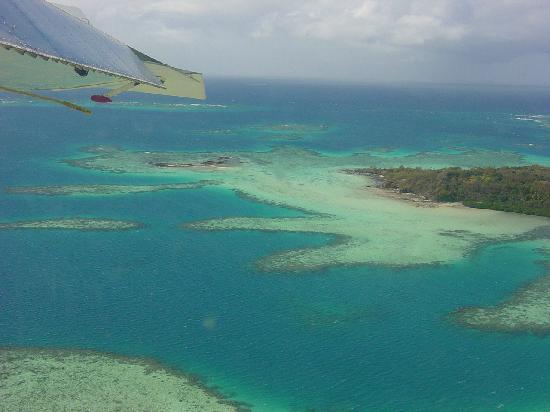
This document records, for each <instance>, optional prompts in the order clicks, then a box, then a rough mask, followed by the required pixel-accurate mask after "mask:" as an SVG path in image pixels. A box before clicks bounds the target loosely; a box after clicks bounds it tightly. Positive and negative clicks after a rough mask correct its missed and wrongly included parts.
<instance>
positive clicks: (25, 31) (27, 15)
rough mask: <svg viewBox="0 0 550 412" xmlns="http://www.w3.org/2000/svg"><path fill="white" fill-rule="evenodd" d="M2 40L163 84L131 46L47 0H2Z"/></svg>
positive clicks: (2, 42) (46, 53)
mask: <svg viewBox="0 0 550 412" xmlns="http://www.w3.org/2000/svg"><path fill="white" fill-rule="evenodd" d="M0 44H4V45H7V46H12V47H15V48H17V49H19V50H22V51H26V52H30V53H31V54H32V53H34V54H37V55H40V56H43V57H47V58H53V59H54V60H56V61H61V62H68V63H70V64H72V65H74V66H79V67H84V68H90V69H94V70H98V71H101V72H103V73H107V74H113V75H115V76H120V77H124V78H127V79H130V80H135V81H137V82H140V83H148V84H151V85H155V86H160V87H162V85H161V83H160V81H159V79H157V77H156V76H155V75H154V74H153V73H151V72H150V71H149V70H148V69H147V68H146V67H145V65H144V64H143V63H142V62H141V61H140V60H139V58H138V57H137V56H136V55H135V54H134V53H133V52H132V50H131V49H130V48H129V47H128V46H126V45H124V44H122V43H120V42H119V41H117V40H115V39H114V38H112V37H110V36H108V35H107V34H105V33H103V32H101V31H99V30H97V29H95V28H94V27H93V26H91V25H89V24H87V23H86V22H85V21H83V20H81V19H78V18H76V17H74V16H71V15H70V14H68V13H66V12H65V11H63V10H61V9H59V8H57V7H55V6H54V5H52V4H49V3H47V2H46V1H44V0H0ZM38 75H40V74H38Z"/></svg>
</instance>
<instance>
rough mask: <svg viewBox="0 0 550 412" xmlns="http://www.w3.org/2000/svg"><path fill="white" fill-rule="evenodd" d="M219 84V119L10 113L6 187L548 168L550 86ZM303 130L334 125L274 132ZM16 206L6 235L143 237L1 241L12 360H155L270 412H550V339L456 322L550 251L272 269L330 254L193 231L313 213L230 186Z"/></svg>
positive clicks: (146, 112)
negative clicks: (349, 161)
mask: <svg viewBox="0 0 550 412" xmlns="http://www.w3.org/2000/svg"><path fill="white" fill-rule="evenodd" d="M209 86H210V90H209V92H210V99H209V101H208V102H207V103H208V104H211V105H221V107H220V106H185V107H181V106H170V105H169V104H170V103H171V102H172V101H171V100H166V99H165V100H162V103H163V105H160V106H159V105H156V106H153V105H152V104H151V103H148V102H147V101H139V102H138V104H136V103H133V104H119V105H114V106H112V107H109V108H102V107H98V108H96V110H95V113H94V116H92V117H91V118H88V117H84V116H82V115H81V114H79V113H72V112H70V111H67V110H66V109H63V108H57V107H52V106H43V105H29V104H27V103H5V104H3V105H2V106H1V107H0V122H1V124H2V129H1V132H0V133H1V139H0V142H1V143H0V144H1V145H2V149H1V150H0V187H2V188H3V187H6V186H13V185H39V184H40V185H48V184H77V183H78V184H80V183H126V184H135V183H167V182H169V181H170V180H171V179H172V180H173V178H168V177H166V178H160V177H147V176H138V175H132V176H130V175H123V174H109V173H100V172H92V171H84V170H79V169H74V168H71V167H68V166H66V165H64V164H62V163H59V160H61V159H64V158H68V157H74V156H79V155H81V154H80V152H79V151H78V150H79V148H81V147H84V146H89V145H99V144H104V145H117V146H120V147H123V148H130V149H140V150H192V151H220V150H223V149H227V150H242V151H251V150H266V149H268V148H269V147H273V146H280V145H292V146H299V147H305V148H310V149H313V150H317V151H322V152H324V153H332V154H334V155H336V154H342V153H350V152H357V151H362V150H369V149H377V150H381V151H382V152H384V151H386V150H397V151H399V152H403V153H408V152H418V151H428V150H429V151H434V150H445V151H451V152H452V150H456V149H460V150H463V149H471V148H475V149H488V150H504V151H512V152H518V153H521V154H524V155H525V156H534V157H538V158H541V159H546V158H547V157H548V155H550V144H549V143H550V128H547V127H544V125H543V124H541V123H538V122H535V121H533V120H527V121H526V120H520V119H518V118H517V117H518V116H529V115H550V90H548V89H542V90H541V89H535V88H530V89H521V88H474V87H469V88H466V87H458V86H452V87H451V86H445V87H438V88H436V87H426V86H423V87H420V86H417V87H386V88H382V87H362V88H352V87H349V86H318V85H307V84H302V85H300V84H288V83H278V82H265V85H261V86H259V85H257V84H256V85H255V84H252V82H250V83H248V82H246V81H237V80H233V81H226V80H213V81H211V82H210V84H209ZM75 98H76V99H80V98H81V95H79V94H77V95H76V96H75ZM6 100H8V99H7V98H6ZM125 100H126V101H128V102H131V101H137V97H136V96H132V95H129V96H127V98H126V99H125ZM293 123H296V124H308V125H325V126H327V129H326V133H312V134H311V135H308V133H303V135H301V136H299V138H296V136H294V137H293V138H292V139H289V140H288V141H286V140H285V139H280V138H279V137H277V138H271V137H270V134H269V133H267V137H266V133H262V132H261V130H262V127H269V126H270V125H276V124H293ZM220 130H231V133H229V132H227V133H223V132H219V131H220ZM243 130H245V131H246V132H243ZM0 205H1V207H0V221H9V220H29V219H43V218H56V217H66V216H97V217H104V218H112V219H129V220H136V221H139V222H142V223H144V224H145V225H146V226H145V227H144V228H143V229H140V230H137V231H130V232H121V233H96V232H90V233H86V232H70V231H0V244H1V245H2V251H3V254H2V257H3V258H2V259H1V260H0V279H1V280H0V330H1V331H2V332H1V333H0V345H4V346H5V345H14V346H41V347H44V346H45V347H63V348H86V349H97V350H102V351H109V352H115V353H119V354H123V355H132V356H145V357H154V358H156V359H158V360H160V361H162V362H164V363H165V364H168V365H170V366H172V367H175V368H179V369H181V370H184V371H187V372H193V373H198V374H200V375H201V376H203V377H204V378H205V379H206V380H207V382H208V383H209V384H210V385H212V386H217V387H219V389H220V390H221V391H222V392H223V393H224V394H226V395H227V396H231V397H233V398H235V399H238V400H242V401H245V402H248V403H250V404H251V405H252V406H253V407H254V409H255V410H306V409H308V408H311V409H316V410H321V411H348V410H359V411H363V410H377V411H378V410H388V411H394V410H407V411H409V410H418V411H420V410H475V411H477V410H492V409H497V408H501V409H504V410H544V409H549V408H550V396H549V395H548V394H549V393H550V346H549V343H550V341H549V339H550V338H541V337H536V336H530V335H505V334H497V333H487V332H479V331H474V330H467V329H463V328H460V327H458V326H456V325H454V324H452V323H450V322H449V321H448V320H447V318H446V317H447V315H448V314H449V313H450V312H452V311H454V310H455V309H457V308H459V307H462V306H470V305H491V304H495V303H498V302H499V301H500V300H502V299H503V298H506V297H507V296H509V295H510V294H511V293H513V291H514V290H515V289H516V288H517V287H519V286H521V285H523V284H524V283H525V282H527V281H529V280H532V279H536V278H537V277H540V276H542V275H543V274H544V273H545V272H544V268H543V266H542V265H541V264H540V260H542V259H543V258H544V256H542V255H541V254H540V253H538V252H537V251H536V249H537V247H540V246H541V244H542V242H541V241H539V242H524V243H510V244H496V245H491V246H488V247H486V248H484V249H483V250H480V251H478V252H477V253H475V254H473V255H472V256H470V257H469V258H467V259H465V260H463V261H461V262H459V263H457V264H453V265H445V266H425V267H414V268H405V269H403V268H401V269H394V268H391V267H380V266H378V267H372V266H359V267H353V268H346V267H336V268H331V269H328V270H325V271H321V272H313V273H311V272H309V273H306V274H303V275H299V274H298V275H296V274H291V275H289V274H282V273H258V272H256V271H255V270H254V266H253V262H254V261H256V260H258V259H260V258H262V257H264V256H266V255H269V254H272V253H275V252H277V251H280V250H284V249H292V248H299V247H304V246H311V245H317V244H323V243H324V242H326V241H327V238H326V237H324V236H315V235H307V234H289V233H258V232H213V233H209V232H207V233H204V232H197V231H191V230H185V229H182V228H181V224H182V223H185V222H192V221H196V220H202V219H208V218H217V217H224V216H270V217H273V216H296V215H299V214H300V212H297V211H294V210H288V209H284V208H280V207H275V206H272V205H264V204H261V203H256V202H253V201H251V200H248V199H244V198H241V197H239V196H237V195H236V194H235V193H233V192H230V191H227V190H223V189H221V188H206V189H200V190H189V191H172V192H157V193H145V194H133V195H128V196H114V197H39V196H30V195H17V196H15V195H9V194H6V193H3V192H2V193H0ZM205 325H206V326H205Z"/></svg>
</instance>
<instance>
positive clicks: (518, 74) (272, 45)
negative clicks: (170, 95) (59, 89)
mask: <svg viewBox="0 0 550 412" xmlns="http://www.w3.org/2000/svg"><path fill="white" fill-rule="evenodd" d="M57 1H58V2H63V3H64V4H67V5H73V6H77V7H79V8H80V9H82V10H83V11H84V13H85V14H86V16H87V17H88V18H89V20H90V21H91V23H92V24H93V25H94V26H96V27H98V28H99V29H101V30H103V31H106V32H107V33H109V34H111V35H113V36H114V37H116V38H118V39H119V40H122V41H124V42H126V43H127V44H129V45H131V46H132V47H135V48H137V49H139V50H141V51H143V52H145V53H146V54H149V55H151V56H153V57H155V58H158V59H159V60H163V61H165V62H166V63H168V64H172V65H175V66H178V67H181V68H185V69H189V70H195V71H200V72H203V73H205V75H210V76H217V77H218V76H228V77H259V78H295V79H311V80H328V81H336V82H338V81H351V82H365V83H373V82H374V83H377V82H383V83H394V82H399V83H401V82H434V83H475V84H514V85H516V84H523V85H545V86H550V0H301V1H292V0H57Z"/></svg>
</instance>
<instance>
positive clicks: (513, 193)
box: [345, 165, 550, 217]
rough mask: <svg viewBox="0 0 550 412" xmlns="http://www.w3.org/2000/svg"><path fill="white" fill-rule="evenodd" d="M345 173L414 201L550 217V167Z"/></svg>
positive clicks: (406, 168)
mask: <svg viewBox="0 0 550 412" xmlns="http://www.w3.org/2000/svg"><path fill="white" fill-rule="evenodd" d="M345 172H346V173H349V174H355V175H366V176H369V177H371V178H372V179H373V180H374V182H375V184H376V185H377V186H378V187H380V188H382V189H387V190H389V191H393V192H395V193H399V194H404V195H409V198H411V196H412V198H413V199H412V200H416V201H435V202H460V203H462V204H463V205H464V206H468V207H472V208H477V209H492V210H500V211H504V212H516V213H523V214H526V215H537V216H545V217H550V167H544V166H537V165H532V166H523V167H498V168H495V167H475V168H471V169H462V168H459V167H448V168H444V169H422V168H409V167H403V166H401V167H397V168H366V169H347V170H345Z"/></svg>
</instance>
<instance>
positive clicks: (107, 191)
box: [6, 181, 216, 196]
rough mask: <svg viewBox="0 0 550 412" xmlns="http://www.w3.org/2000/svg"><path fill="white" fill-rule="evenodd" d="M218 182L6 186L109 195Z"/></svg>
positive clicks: (25, 190)
mask: <svg viewBox="0 0 550 412" xmlns="http://www.w3.org/2000/svg"><path fill="white" fill-rule="evenodd" d="M214 184H216V182H212V181H199V182H195V183H174V184H160V185H52V186H12V187H8V188H6V192H7V193H10V194H28V195H45V196H83V195H84V196H108V195H126V194H133V193H147V192H160V191H164V190H186V189H199V188H201V187H204V186H206V185H214Z"/></svg>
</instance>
